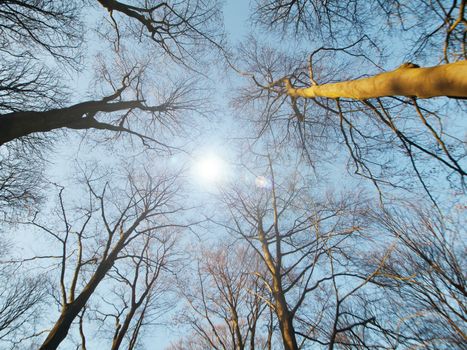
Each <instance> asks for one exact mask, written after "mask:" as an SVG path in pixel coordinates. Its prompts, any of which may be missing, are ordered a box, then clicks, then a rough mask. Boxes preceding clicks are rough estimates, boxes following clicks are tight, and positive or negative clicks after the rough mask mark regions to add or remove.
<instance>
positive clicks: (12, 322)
mask: <svg viewBox="0 0 467 350" xmlns="http://www.w3.org/2000/svg"><path fill="white" fill-rule="evenodd" d="M8 250H9V247H8V246H7V245H6V244H5V241H3V237H2V242H1V243H0V259H1V261H0V344H2V348H3V347H8V348H10V349H16V348H20V347H21V346H24V345H25V343H27V340H28V339H32V338H35V337H37V336H38V335H39V334H38V333H39V332H37V333H36V330H37V328H38V327H37V325H38V324H39V322H40V319H41V318H42V312H43V307H44V306H45V303H46V301H47V295H46V290H45V289H44V288H43V285H44V282H46V280H45V278H42V277H39V276H35V275H33V274H31V273H28V272H27V271H24V270H23V268H22V266H21V262H18V261H14V260H11V259H9V254H8ZM23 342H24V343H23Z"/></svg>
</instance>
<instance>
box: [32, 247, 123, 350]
mask: <svg viewBox="0 0 467 350" xmlns="http://www.w3.org/2000/svg"><path fill="white" fill-rule="evenodd" d="M115 257H116V254H115V256H113V255H111V256H109V258H108V259H106V261H105V262H103V263H102V264H101V265H100V266H99V268H98V269H97V270H96V273H95V274H94V276H93V277H92V278H91V280H90V281H89V283H88V284H87V285H86V287H85V288H84V289H83V291H82V292H81V293H80V295H79V296H78V297H77V298H76V299H75V300H74V301H73V302H71V303H69V304H66V305H65V306H64V307H63V308H62V312H61V314H60V317H59V318H58V320H57V321H56V322H55V325H54V327H53V328H52V330H51V331H50V332H49V334H48V336H47V338H46V339H45V340H44V342H43V343H42V346H41V347H40V348H39V350H55V349H57V348H58V346H59V345H60V343H61V342H62V341H63V340H64V339H65V338H66V336H67V334H68V331H69V330H70V327H71V324H72V323H73V320H74V319H75V318H76V317H77V316H78V314H79V313H80V312H81V310H82V309H83V307H84V306H85V305H86V303H87V302H88V300H89V298H90V297H91V295H92V294H93V293H94V290H95V289H96V288H97V286H98V285H99V283H100V282H101V281H102V280H103V279H104V277H105V275H106V274H107V272H108V271H109V269H110V268H111V267H112V265H113V262H114V260H115Z"/></svg>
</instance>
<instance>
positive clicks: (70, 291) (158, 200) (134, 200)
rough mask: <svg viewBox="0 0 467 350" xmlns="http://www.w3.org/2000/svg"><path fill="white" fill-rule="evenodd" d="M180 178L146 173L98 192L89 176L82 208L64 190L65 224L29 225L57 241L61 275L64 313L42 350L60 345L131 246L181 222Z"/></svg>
mask: <svg viewBox="0 0 467 350" xmlns="http://www.w3.org/2000/svg"><path fill="white" fill-rule="evenodd" d="M176 180H177V176H176V175H160V176H159V177H155V176H150V175H149V174H148V173H147V172H143V174H142V176H140V177H138V175H136V174H135V175H132V176H129V177H128V178H127V181H126V182H127V184H126V186H125V187H124V188H121V189H119V188H118V186H117V185H112V184H110V183H108V182H107V183H105V184H104V185H103V186H102V187H101V190H100V191H98V190H97V189H96V188H97V187H98V185H97V184H95V182H94V181H93V180H92V179H91V178H86V181H85V185H86V187H87V196H88V202H87V203H85V204H82V205H81V206H78V207H76V208H69V207H68V206H67V204H66V202H65V199H64V191H65V190H64V189H63V188H62V189H61V190H60V193H59V196H58V197H59V198H58V199H59V200H58V208H57V210H56V213H55V215H56V217H57V219H58V221H59V223H61V224H62V225H63V228H59V226H58V224H57V225H56V226H52V225H51V224H49V223H50V216H49V219H48V220H47V222H46V223H45V222H44V221H43V219H41V218H42V216H41V215H36V216H35V217H34V219H33V220H32V221H31V222H29V223H28V224H29V225H30V226H32V227H36V228H37V229H39V230H40V231H42V234H45V235H47V236H50V237H51V238H52V239H53V241H55V242H56V243H57V244H58V254H57V255H56V258H54V259H55V262H56V263H57V268H58V275H59V277H58V282H57V285H58V291H57V292H58V293H57V294H58V295H57V301H58V302H59V304H60V315H59V317H58V319H57V320H56V321H55V323H54V325H53V327H52V329H51V330H50V332H49V333H48V335H47V337H46V339H45V340H44V342H43V344H42V346H41V349H56V348H57V347H58V346H59V344H60V343H61V342H62V341H63V340H64V339H65V337H66V336H67V334H68V332H69V330H70V328H71V326H72V323H73V322H74V321H75V320H77V319H78V315H80V313H81V312H82V311H83V309H84V308H85V306H86V305H87V303H88V301H89V299H90V298H91V296H92V295H93V294H94V292H95V290H96V288H97V287H98V286H99V285H100V284H101V283H102V281H103V280H104V279H105V278H106V276H107V275H108V274H109V272H110V271H111V270H112V268H113V267H114V266H116V265H115V264H116V262H117V261H118V260H119V259H122V258H123V257H128V252H129V251H130V252H131V248H130V247H132V245H133V244H136V242H137V241H138V240H139V237H143V236H144V237H147V238H149V237H154V238H153V239H157V236H158V235H159V233H160V232H162V231H164V230H167V228H168V227H172V226H177V225H176V224H175V223H174V222H173V221H171V218H174V217H175V216H177V215H178V214H180V213H181V212H182V210H183V208H182V207H180V206H177V205H176V204H175V203H174V198H175V197H176V196H177V184H176ZM143 250H144V249H143ZM141 254H142V253H141ZM142 256H143V260H144V255H142ZM57 257H58V258H57ZM143 260H142V261H141V263H142V262H143ZM154 268H156V269H157V266H154ZM147 276H148V277H149V275H147ZM151 276H153V274H151ZM154 281H155V280H154ZM153 283H154V282H153ZM150 291H151V290H150V289H148V290H147V292H146V293H145V294H144V296H143V297H142V299H141V300H139V302H140V303H141V304H142V303H144V302H145V301H146V300H148V299H147V298H146V296H147V294H148V293H149V292H150ZM135 302H137V301H135ZM133 312H136V309H133ZM130 321H131V320H130ZM121 334H122V336H123V335H124V334H125V332H123V333H121Z"/></svg>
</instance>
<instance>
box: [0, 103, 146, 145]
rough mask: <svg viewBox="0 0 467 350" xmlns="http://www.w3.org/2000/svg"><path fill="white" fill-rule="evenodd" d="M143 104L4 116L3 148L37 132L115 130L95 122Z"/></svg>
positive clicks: (0, 138) (1, 118)
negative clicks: (103, 114)
mask: <svg viewBox="0 0 467 350" xmlns="http://www.w3.org/2000/svg"><path fill="white" fill-rule="evenodd" d="M141 107H142V104H141V102H140V101H120V102H106V101H87V102H83V103H78V104H75V105H72V106H70V107H64V108H58V109H51V110H48V111H24V112H13V113H8V114H3V115H0V146H1V145H3V144H4V143H7V142H9V141H12V140H15V139H18V138H20V137H24V136H27V135H29V134H32V133H36V132H48V131H52V130H56V129H61V128H71V129H91V128H103V126H109V127H112V125H107V124H104V123H99V122H98V121H97V120H96V119H94V115H95V114H96V113H98V112H107V113H109V112H115V111H120V110H127V109H131V108H141Z"/></svg>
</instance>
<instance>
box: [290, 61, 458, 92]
mask: <svg viewBox="0 0 467 350" xmlns="http://www.w3.org/2000/svg"><path fill="white" fill-rule="evenodd" d="M284 82H285V88H286V93H287V94H288V95H289V96H291V97H294V98H297V97H304V98H316V97H325V98H334V99H337V98H349V99H357V100H366V99H369V98H378V97H385V96H407V97H418V98H431V97H437V96H448V97H454V98H467V61H460V62H455V63H449V64H443V65H439V66H435V67H427V68H420V67H418V66H417V65H415V64H412V63H405V64H403V65H402V66H400V67H399V68H397V69H395V70H393V71H390V72H385V73H381V74H378V75H375V76H372V77H368V78H362V79H357V80H349V81H343V82H339V83H329V84H322V85H312V86H310V87H307V88H294V87H293V86H292V84H291V83H290V80H289V79H284Z"/></svg>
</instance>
